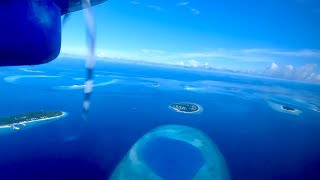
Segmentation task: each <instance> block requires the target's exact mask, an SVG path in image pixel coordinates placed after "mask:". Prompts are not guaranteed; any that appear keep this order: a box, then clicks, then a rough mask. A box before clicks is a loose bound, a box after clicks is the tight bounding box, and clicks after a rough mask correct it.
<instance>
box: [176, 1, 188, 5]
mask: <svg viewBox="0 0 320 180" xmlns="http://www.w3.org/2000/svg"><path fill="white" fill-rule="evenodd" d="M188 4H189V2H187V1H185V2H180V3H177V6H186V5H188Z"/></svg>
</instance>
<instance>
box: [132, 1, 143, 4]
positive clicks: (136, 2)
mask: <svg viewBox="0 0 320 180" xmlns="http://www.w3.org/2000/svg"><path fill="white" fill-rule="evenodd" d="M130 3H131V4H134V5H139V4H141V3H140V2H138V1H130Z"/></svg>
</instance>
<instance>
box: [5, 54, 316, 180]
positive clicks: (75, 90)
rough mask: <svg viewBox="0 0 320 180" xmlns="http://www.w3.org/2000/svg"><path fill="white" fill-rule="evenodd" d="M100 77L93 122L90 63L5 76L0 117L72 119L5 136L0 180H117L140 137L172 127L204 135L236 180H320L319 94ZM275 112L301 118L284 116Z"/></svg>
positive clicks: (244, 82) (161, 71)
mask: <svg viewBox="0 0 320 180" xmlns="http://www.w3.org/2000/svg"><path fill="white" fill-rule="evenodd" d="M26 75H28V76H26ZM95 75H96V77H95V83H96V84H97V86H96V87H95V88H94V92H93V96H92V104H91V109H90V113H89V119H88V121H86V122H84V121H83V120H82V117H81V108H82V100H83V89H82V88H81V86H80V85H81V84H83V82H84V79H83V77H84V76H85V71H84V61H80V60H72V59H59V60H57V61H56V62H53V63H49V64H46V65H41V66H34V67H6V68H3V67H1V68H0V117H3V116H9V115H13V114H20V113H24V112H29V111H39V110H61V111H65V112H68V116H67V117H65V118H61V119H58V120H56V121H52V122H49V123H47V124H43V125H41V126H38V127H32V128H29V129H21V130H18V131H16V132H13V133H10V134H8V133H7V134H2V135H0V179H1V180H13V179H23V180H24V179H28V180H29V179H30V180H31V179H32V180H43V179H52V180H53V179H54V180H57V179H68V180H70V179H90V180H100V179H101V180H102V179H108V177H109V175H110V174H111V173H112V171H113V169H114V168H115V167H116V165H117V164H118V163H119V161H120V160H121V159H122V158H123V157H124V156H125V154H126V153H127V152H128V150H129V149H130V147H131V146H132V145H133V144H134V143H135V142H136V141H137V140H138V139H139V138H140V137H142V136H143V135H144V134H145V133H147V132H148V131H150V130H152V129H154V128H156V127H159V126H161V125H167V124H178V125H187V126H190V127H194V128H197V129H200V130H202V131H203V132H205V133H206V134H207V135H208V136H209V137H210V138H211V140H212V141H213V142H214V143H215V144H216V145H217V146H218V148H219V149H220V151H221V153H222V154H223V156H224V158H225V161H226V163H227V166H228V169H229V173H230V176H231V178H232V179H234V180H257V179H259V180H268V179H279V180H280V179H281V180H283V179H290V180H291V179H292V180H293V179H297V180H298V179H307V180H317V179H320V112H317V111H318V110H319V106H320V85H316V84H307V83H300V82H292V81H284V80H275V79H266V78H261V77H253V76H245V75H237V74H231V73H221V72H213V71H203V70H202V71H200V70H192V69H186V68H178V67H165V66H161V67H160V66H151V65H137V64H125V63H112V62H101V61H99V62H97V69H96V71H95ZM74 85H75V86H74ZM176 102H194V103H197V104H199V105H201V106H202V108H203V112H201V113H198V114H183V113H177V112H175V111H173V110H171V109H169V108H168V106H169V105H170V104H172V103H176ZM270 104H282V105H290V106H292V107H294V108H296V109H299V110H300V111H301V113H300V114H292V113H291V114H290V113H286V112H281V111H277V110H276V109H275V108H272V105H270ZM0 131H1V130H0ZM0 134H1V133H0Z"/></svg>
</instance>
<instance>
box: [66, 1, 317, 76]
mask: <svg viewBox="0 0 320 180" xmlns="http://www.w3.org/2000/svg"><path fill="white" fill-rule="evenodd" d="M94 13H95V20H96V27H97V38H98V40H97V55H98V56H99V57H103V58H106V59H108V58H112V59H119V61H120V60H121V59H128V60H144V61H151V62H160V63H167V64H178V65H185V66H195V67H196V66H211V67H215V68H222V69H231V70H241V71H260V72H261V71H263V70H265V69H266V68H268V67H270V70H275V69H276V70H277V71H280V69H281V70H283V69H286V68H284V67H288V66H290V68H289V70H291V69H297V68H303V67H304V66H305V65H310V64H313V65H315V68H313V69H312V71H314V72H310V73H314V74H317V73H318V75H319V80H320V72H319V67H318V66H320V33H319V32H320V1H319V0H259V1H257V0H242V1H239V0H201V1H200V0H189V1H188V0H187V1H179V0H132V1H130V0H109V1H107V2H105V3H104V4H101V5H99V6H96V7H94ZM84 52H86V50H85V33H84V24H83V15H82V12H77V13H73V16H71V18H70V20H69V22H68V23H67V24H66V26H65V27H64V28H63V45H62V53H71V54H72V53H74V54H83V53H84ZM275 65H276V66H275ZM275 67H277V68H275ZM291 67H293V68H291ZM286 70H288V69H286ZM269 73H270V72H269ZM278 74H279V73H278ZM315 77H316V76H315Z"/></svg>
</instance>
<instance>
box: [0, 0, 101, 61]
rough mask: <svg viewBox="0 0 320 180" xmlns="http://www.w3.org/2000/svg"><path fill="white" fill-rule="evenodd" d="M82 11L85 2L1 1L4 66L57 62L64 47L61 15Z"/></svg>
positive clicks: (94, 2)
mask: <svg viewBox="0 0 320 180" xmlns="http://www.w3.org/2000/svg"><path fill="white" fill-rule="evenodd" d="M105 1H106V0H91V4H92V5H97V4H100V3H102V2H105ZM81 9H82V5H81V0H1V1H0V19H1V27H0V66H18V65H36V64H43V63H47V62H49V61H52V60H54V59H55V58H56V57H57V56H58V55H59V53H60V48H61V15H64V14H66V13H71V12H74V11H78V10H81Z"/></svg>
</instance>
